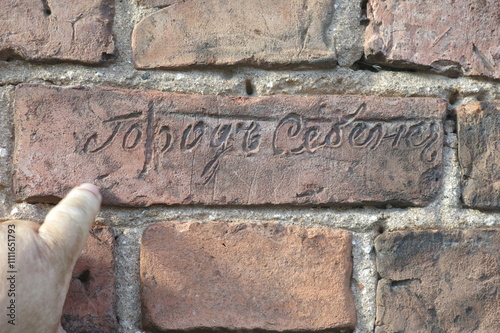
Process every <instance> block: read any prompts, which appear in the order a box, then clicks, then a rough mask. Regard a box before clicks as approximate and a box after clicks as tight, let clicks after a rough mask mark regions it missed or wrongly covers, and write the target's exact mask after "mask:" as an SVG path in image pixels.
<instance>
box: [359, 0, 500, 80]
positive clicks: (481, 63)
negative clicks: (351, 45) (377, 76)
mask: <svg viewBox="0 0 500 333" xmlns="http://www.w3.org/2000/svg"><path fill="white" fill-rule="evenodd" d="M498 13H500V1H498V0H445V1H426V0H408V1H399V0H370V1H368V18H369V20H370V24H369V25H368V28H367V31H366V40H365V55H366V58H367V61H369V62H373V63H378V64H386V65H389V66H393V67H399V68H422V69H429V70H431V71H434V72H438V73H442V74H445V75H449V76H452V77H456V76H459V75H462V74H463V75H470V76H484V77H489V78H495V79H499V78H500V46H499V45H500V29H499V26H500V17H499V16H498Z"/></svg>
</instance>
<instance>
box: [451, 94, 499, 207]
mask: <svg viewBox="0 0 500 333" xmlns="http://www.w3.org/2000/svg"><path fill="white" fill-rule="evenodd" d="M457 118H458V157H459V160H460V168H461V171H462V198H463V200H464V203H465V204H466V205H467V206H469V207H474V208H481V209H500V102H499V101H491V102H477V103H470V104H466V105H463V106H461V107H459V108H457Z"/></svg>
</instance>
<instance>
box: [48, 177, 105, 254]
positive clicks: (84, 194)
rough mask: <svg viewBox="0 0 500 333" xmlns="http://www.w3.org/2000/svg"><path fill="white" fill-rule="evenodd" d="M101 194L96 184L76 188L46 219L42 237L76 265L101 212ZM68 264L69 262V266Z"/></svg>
mask: <svg viewBox="0 0 500 333" xmlns="http://www.w3.org/2000/svg"><path fill="white" fill-rule="evenodd" d="M100 206H101V194H100V193H99V189H98V188H97V187H95V186H94V185H92V184H82V185H80V186H78V187H76V188H74V189H72V190H71V191H70V192H69V193H68V195H66V197H65V198H64V199H62V200H61V201H60V202H59V203H58V204H57V205H56V206H55V207H54V208H53V209H52V210H51V211H50V212H49V213H48V214H47V216H46V218H45V221H44V222H43V224H42V225H41V226H40V229H39V234H40V236H41V237H43V238H44V239H45V240H46V241H47V242H48V243H49V245H51V247H52V248H53V249H54V248H57V250H59V251H60V253H61V254H62V255H64V256H65V257H67V258H66V260H68V261H69V262H73V263H74V262H75V261H76V259H77V258H78V256H79V255H80V252H81V250H82V248H83V246H84V244H85V241H86V240H87V236H88V233H89V230H90V227H91V226H92V224H93V223H94V220H95V217H96V216H97V214H98V213H99V209H100ZM69 262H68V263H69Z"/></svg>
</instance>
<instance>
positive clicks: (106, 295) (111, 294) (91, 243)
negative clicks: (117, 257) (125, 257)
mask: <svg viewBox="0 0 500 333" xmlns="http://www.w3.org/2000/svg"><path fill="white" fill-rule="evenodd" d="M114 244H115V239H114V234H113V231H112V230H111V229H108V228H102V227H96V228H93V229H92V230H91V232H90V235H89V238H88V240H87V244H86V247H85V249H84V250H83V252H82V254H81V255H80V258H79V259H78V261H77V262H76V265H75V268H74V270H73V277H72V279H71V283H70V286H69V291H68V296H67V298H66V303H65V304H64V309H63V316H62V319H61V320H62V326H63V328H64V329H65V330H66V332H68V333H77V332H99V333H111V332H117V331H118V321H117V317H116V310H115V303H116V296H115V269H114Z"/></svg>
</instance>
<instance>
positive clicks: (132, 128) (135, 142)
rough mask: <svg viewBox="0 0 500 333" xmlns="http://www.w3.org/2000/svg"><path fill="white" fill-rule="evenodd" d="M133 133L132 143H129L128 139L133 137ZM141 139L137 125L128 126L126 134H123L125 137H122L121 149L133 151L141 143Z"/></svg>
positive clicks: (140, 132)
mask: <svg viewBox="0 0 500 333" xmlns="http://www.w3.org/2000/svg"><path fill="white" fill-rule="evenodd" d="M133 132H135V138H134V140H133V141H131V140H129V139H130V137H131V136H132V135H133V134H132V133H133ZM141 138H142V131H141V129H140V128H139V124H137V123H135V124H134V125H132V126H130V128H129V129H128V131H127V133H125V136H124V137H123V143H122V147H123V149H134V148H135V147H137V145H138V144H139V142H140V141H141Z"/></svg>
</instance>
